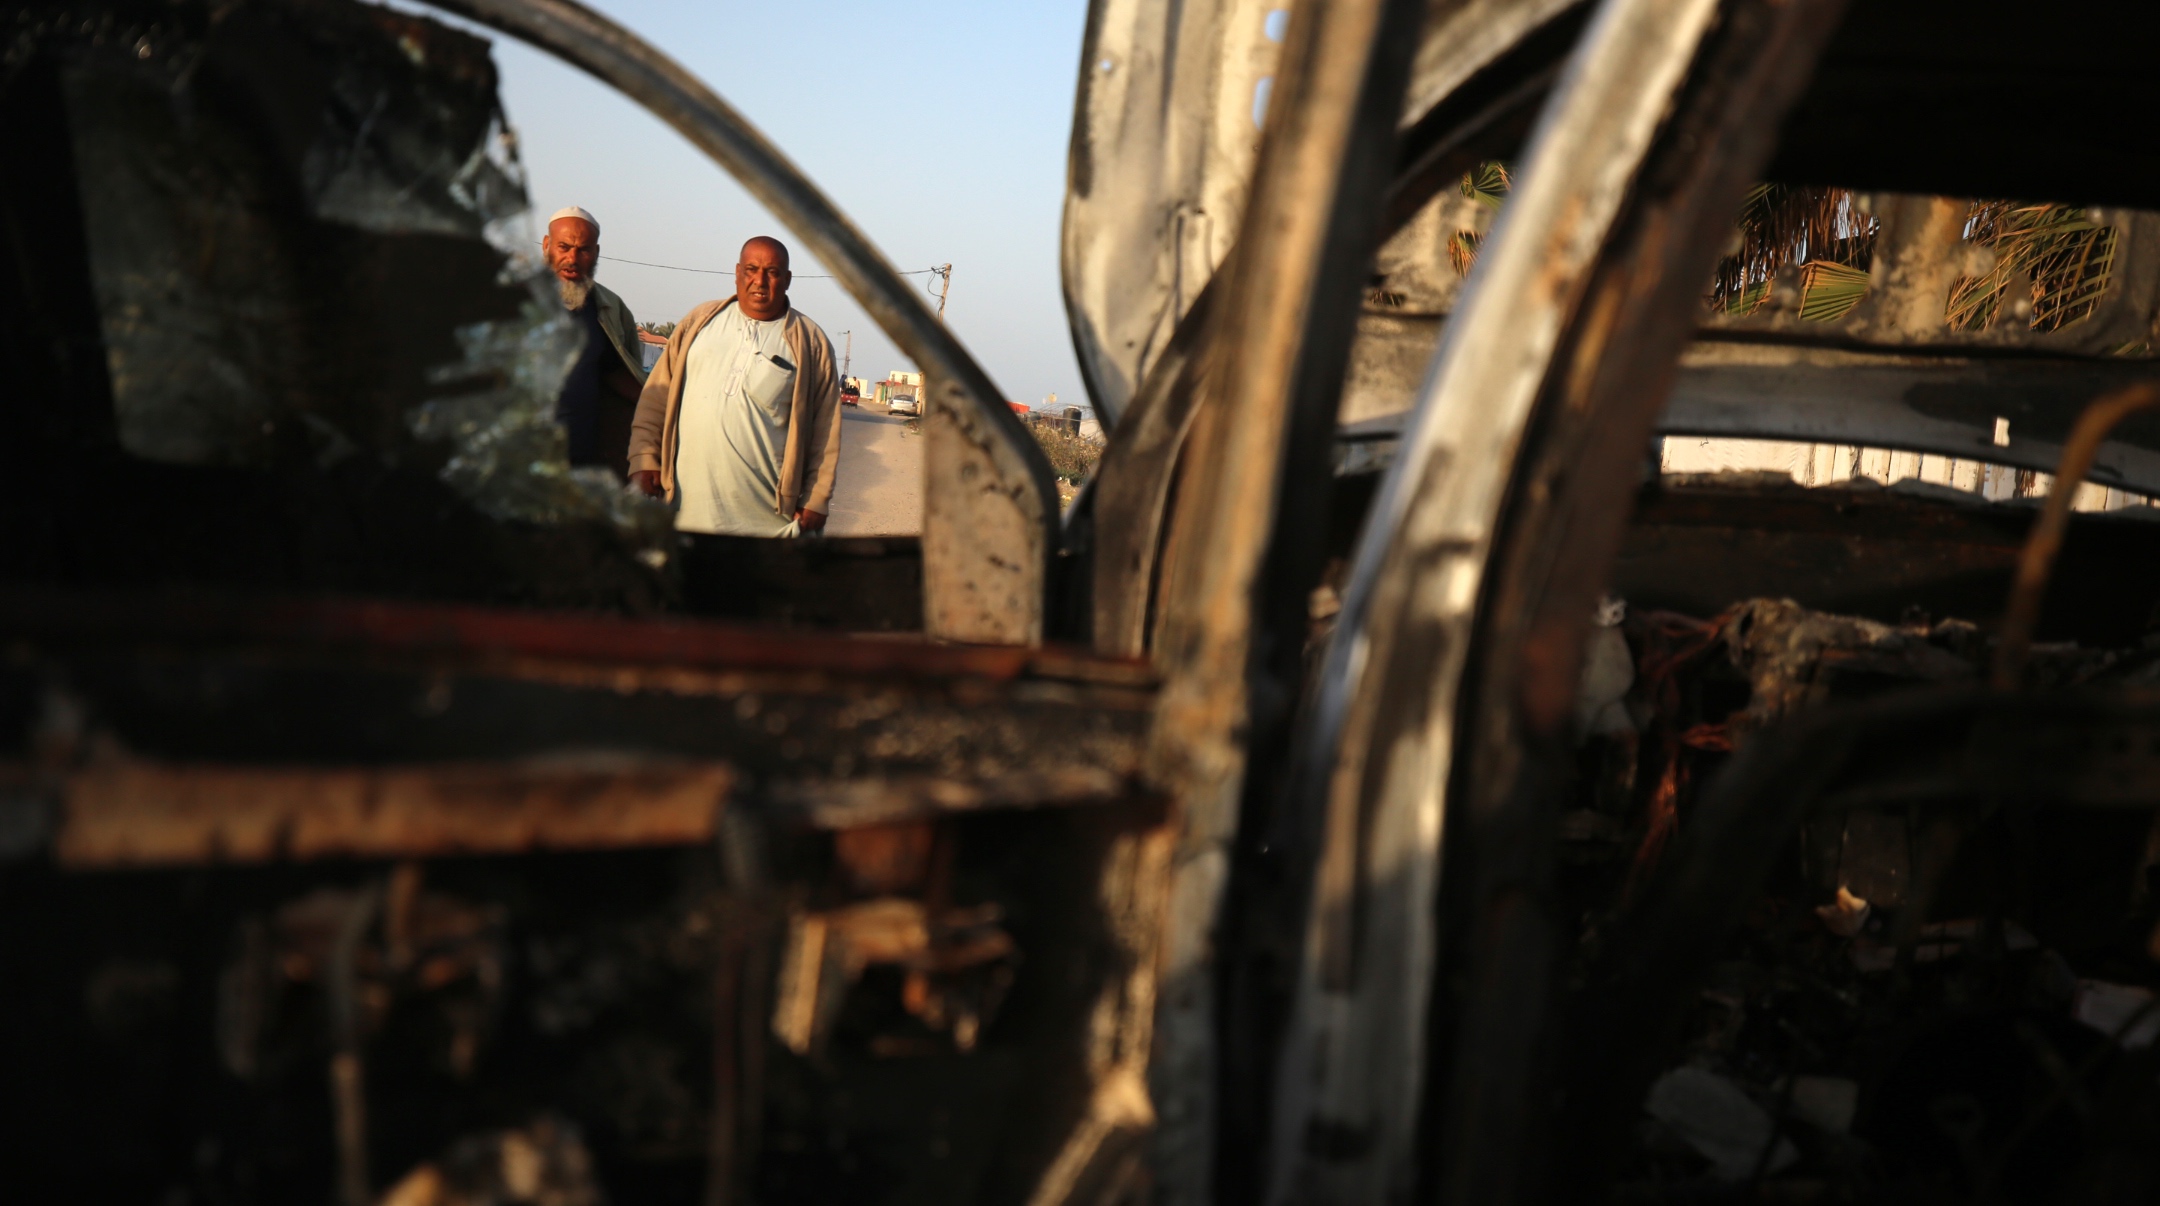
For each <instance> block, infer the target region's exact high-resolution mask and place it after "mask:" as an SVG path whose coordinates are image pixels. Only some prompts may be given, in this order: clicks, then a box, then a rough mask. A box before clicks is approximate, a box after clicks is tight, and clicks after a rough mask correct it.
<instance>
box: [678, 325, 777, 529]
mask: <svg viewBox="0 0 2160 1206" xmlns="http://www.w3.org/2000/svg"><path fill="white" fill-rule="evenodd" d="M785 323H786V320H785V318H784V317H783V318H775V319H772V320H770V321H767V322H759V321H757V320H755V319H750V318H746V317H744V316H743V312H742V307H740V306H729V307H728V308H727V309H725V310H722V311H721V312H720V313H719V314H717V315H715V316H714V317H713V320H712V321H711V322H709V323H707V324H706V325H705V329H704V330H702V331H699V332H698V333H697V338H696V339H695V340H693V341H692V342H691V344H690V351H689V354H688V356H687V357H686V359H685V360H684V366H683V368H684V380H683V399H682V417H681V419H680V420H679V421H678V424H677V426H676V453H675V485H676V503H675V507H676V512H675V528H676V530H677V531H681V532H709V533H713V534H716V535H725V536H795V535H799V534H800V530H799V528H798V527H797V526H796V523H795V517H794V516H792V515H782V514H780V513H779V512H777V511H775V510H774V509H773V500H774V498H775V497H777V496H778V494H779V492H780V464H781V461H782V460H783V459H784V457H785V455H786V451H787V437H788V406H789V402H790V400H791V399H792V397H793V391H794V381H795V373H794V370H793V369H791V368H787V367H783V366H785V365H786V364H787V340H786V338H785V334H784V327H785Z"/></svg>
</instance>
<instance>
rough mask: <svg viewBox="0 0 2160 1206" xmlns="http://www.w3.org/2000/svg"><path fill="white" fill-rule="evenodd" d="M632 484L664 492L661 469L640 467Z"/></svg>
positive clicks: (656, 494)
mask: <svg viewBox="0 0 2160 1206" xmlns="http://www.w3.org/2000/svg"><path fill="white" fill-rule="evenodd" d="M630 484H631V485H633V486H636V487H637V488H638V489H640V490H642V491H644V492H645V493H647V494H650V495H652V496H653V497H654V498H658V497H660V495H661V494H662V493H663V491H662V490H661V489H660V471H659V470H658V469H640V470H638V471H637V472H635V473H632V474H631V475H630ZM818 522H820V523H823V522H824V519H823V518H822V517H820V518H819V520H818Z"/></svg>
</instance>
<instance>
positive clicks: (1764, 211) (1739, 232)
mask: <svg viewBox="0 0 2160 1206" xmlns="http://www.w3.org/2000/svg"><path fill="white" fill-rule="evenodd" d="M1878 229H1879V224H1878V223H1877V222H1876V220H1875V219H1874V218H1873V217H1872V216H1870V215H1868V214H1866V213H1863V212H1861V210H1860V208H1859V205H1858V202H1857V199H1856V198H1855V197H1854V196H1853V194H1852V192H1851V191H1850V190H1847V189H1842V188H1796V187H1793V186H1791V185H1784V184H1758V185H1756V186H1755V187H1754V188H1752V189H1749V190H1748V194H1747V198H1746V199H1745V200H1744V201H1742V202H1741V203H1740V217H1739V219H1738V221H1737V222H1736V223H1735V231H1734V234H1735V246H1734V248H1733V250H1732V251H1731V252H1730V253H1729V254H1727V255H1726V256H1724V257H1723V258H1722V259H1720V260H1719V261H1718V266H1717V275H1716V276H1715V277H1714V278H1713V279H1712V281H1711V284H1710V296H1709V299H1708V301H1709V304H1710V307H1711V308H1712V309H1715V310H1722V311H1724V312H1725V313H1727V314H1731V315H1735V316H1745V315H1749V314H1753V313H1755V312H1756V311H1757V310H1759V309H1761V308H1762V307H1763V306H1764V305H1766V304H1767V303H1768V302H1769V301H1770V298H1771V283H1772V282H1773V281H1775V280H1776V279H1777V275H1778V273H1780V272H1782V271H1784V270H1785V269H1786V268H1788V267H1791V266H1793V265H1795V264H1798V265H1802V266H1803V267H1802V270H1801V299H1800V312H1801V317H1803V318H1815V319H1816V321H1829V320H1830V319H1833V318H1842V317H1843V316H1844V315H1845V314H1847V313H1848V312H1850V311H1851V310H1852V308H1853V307H1854V306H1857V305H1859V304H1860V299H1861V298H1862V297H1865V296H1866V295H1867V269H1868V265H1869V264H1870V263H1871V262H1872V261H1873V260H1874V258H1875V235H1876V232H1877V230H1878ZM1817 265H1821V266H1822V267H1817ZM1838 268H1843V269H1847V270H1849V271H1847V272H1839V271H1837V270H1836V269H1838ZM1810 269H1812V270H1813V271H1812V273H1811V272H1810ZM1855 272H1856V273H1857V274H1858V278H1857V281H1856V280H1855V278H1854V277H1853V275H1851V274H1852V273H1855ZM1856 287H1857V290H1858V291H1857V292H1855V291H1854V290H1855V288H1856ZM1812 290H1828V292H1827V293H1824V294H1823V295H1822V296H1821V297H1820V298H1817V299H1814V300H1813V301H1812V302H1811V300H1810V296H1809V294H1810V292H1811V291H1812ZM1817 316H1821V317H1817Z"/></svg>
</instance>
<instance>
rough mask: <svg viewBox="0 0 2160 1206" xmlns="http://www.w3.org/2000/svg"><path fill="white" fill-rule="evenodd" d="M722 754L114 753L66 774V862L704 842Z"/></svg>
mask: <svg viewBox="0 0 2160 1206" xmlns="http://www.w3.org/2000/svg"><path fill="white" fill-rule="evenodd" d="M734 783H735V773H734V772H733V771H732V770H731V769H729V768H728V767H726V766H722V765H718V764H712V763H692V764H687V765H677V766H667V765H664V764H662V765H655V764H652V763H643V764H640V763H637V762H628V763H625V762H622V761H621V760H617V761H616V762H615V763H614V764H608V763H605V762H602V763H598V764H594V763H592V762H588V763H587V764H585V765H578V764H576V763H572V764H569V765H560V764H558V765H553V766H551V765H548V764H546V763H523V764H518V763H511V764H497V765H488V764H467V765H451V766H406V767H349V768H334V769H317V768H308V767H290V768H260V767H237V766H225V767H219V766H184V765H182V766H175V765H157V764H149V763H121V764H118V765H114V766H92V767H87V768H85V769H83V770H80V771H77V772H75V773H74V774H72V775H70V776H69V777H68V779H67V783H66V787H65V790H64V795H63V798H62V805H61V815H60V824H59V834H58V836H57V839H56V840H55V843H54V853H55V856H56V857H57V859H58V861H59V863H60V865H61V866H63V867H68V868H71V869H74V870H90V869H95V868H114V867H147V866H187V865H204V864H221V863H263V862H273V861H277V862H284V861H290V862H306V861H310V860H314V859H324V858H418V857H427V856H434V855H446V854H521V853H526V852H530V851H537V850H606V849H621V848H627V847H635V846H670V845H694V844H698V843H703V842H706V841H710V840H711V838H712V836H713V825H714V822H715V820H716V819H717V817H718V816H719V813H720V810H721V808H722V807H723V806H724V805H725V802H726V800H727V797H728V793H729V792H730V790H731V789H732V788H733V786H734Z"/></svg>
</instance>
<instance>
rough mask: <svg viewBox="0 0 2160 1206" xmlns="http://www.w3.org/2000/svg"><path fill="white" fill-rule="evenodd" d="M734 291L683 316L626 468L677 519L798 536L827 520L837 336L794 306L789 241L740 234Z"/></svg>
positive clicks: (732, 531) (836, 423)
mask: <svg viewBox="0 0 2160 1206" xmlns="http://www.w3.org/2000/svg"><path fill="white" fill-rule="evenodd" d="M737 260H738V262H737V263H736V265H735V295H734V296H733V297H730V298H728V299H727V300H726V301H712V302H705V303H704V304H702V305H700V306H698V307H697V308H696V309H694V310H692V311H690V312H689V313H688V314H685V315H683V320H682V321H681V322H679V323H677V324H675V331H674V333H673V334H671V335H669V336H668V341H667V347H665V348H664V349H662V350H661V352H660V361H659V363H657V364H655V365H653V371H652V376H651V377H649V378H647V380H646V382H645V392H644V394H643V395H642V396H640V397H639V399H638V408H637V421H636V423H635V424H634V425H633V426H632V428H631V432H630V476H631V479H632V480H633V481H634V482H636V483H637V486H638V488H639V489H641V490H643V491H645V492H646V493H647V494H651V495H655V496H658V497H662V498H665V499H667V500H668V501H669V502H670V503H672V504H674V507H675V528H676V530H677V531H682V532H706V533H711V534H715V535H725V536H796V535H800V534H802V533H804V532H815V531H817V530H819V529H820V528H823V527H824V526H825V516H826V514H827V513H828V512H830V511H831V510H832V492H833V477H834V473H835V470H836V469H837V468H838V466H839V464H840V374H839V371H838V369H837V368H836V366H835V365H834V364H833V352H832V341H831V340H829V339H827V338H826V337H825V332H824V331H823V330H822V329H821V328H819V326H818V325H817V324H816V323H814V322H812V321H810V320H809V319H808V318H805V317H803V315H802V314H801V313H800V312H798V311H797V310H795V309H794V308H793V307H791V306H790V305H789V304H788V284H789V282H790V281H791V280H792V279H793V278H792V276H791V275H790V274H789V272H788V251H787V248H786V247H785V246H783V245H781V243H780V240H778V239H773V238H767V237H765V236H763V235H760V236H759V237H757V238H754V239H752V240H750V241H749V242H747V243H745V244H743V249H742V254H741V255H740V256H738V257H737Z"/></svg>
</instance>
